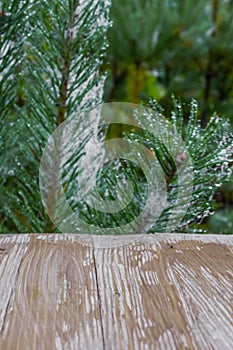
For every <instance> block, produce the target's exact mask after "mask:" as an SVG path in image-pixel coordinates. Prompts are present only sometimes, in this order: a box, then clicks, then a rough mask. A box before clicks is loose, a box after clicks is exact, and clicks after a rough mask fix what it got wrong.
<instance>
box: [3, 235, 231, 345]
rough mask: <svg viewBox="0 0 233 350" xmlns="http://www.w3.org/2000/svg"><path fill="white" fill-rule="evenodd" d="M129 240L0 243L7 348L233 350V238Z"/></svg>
mask: <svg viewBox="0 0 233 350" xmlns="http://www.w3.org/2000/svg"><path fill="white" fill-rule="evenodd" d="M135 239H136V237H135ZM116 240H118V242H120V244H122V245H120V246H118V247H111V241H112V242H113V243H112V245H113V246H114V242H116ZM128 240H129V237H124V236H123V237H119V238H118V237H109V236H107V237H106V236H105V237H101V236H99V237H97V236H94V237H93V236H87V237H86V238H85V241H84V240H83V236H82V235H75V234H73V235H72V234H55V235H52V234H51V235H48V234H44V235H43V234H37V235H36V234H31V235H27V234H18V235H7V234H5V235H0V349H1V350H3V349H4V350H5V349H9V350H17V349H18V350H27V349H28V350H34V349H36V350H38V349H43V350H50V349H51V350H52V349H74V350H76V349H77V350H79V349H80V350H85V349H88V350H89V349H95V350H98V349H104V350H108V349H124V350H125V349H132V350H137V349H161V350H163V349H165V350H167V349H168V350H169V349H179V350H180V349H208V350H209V349H220V350H228V349H229V350H232V349H233V255H232V253H233V236H226V235H219V236H218V235H183V234H182V235H181V234H155V235H146V236H144V237H141V238H140V239H139V240H136V241H133V242H132V236H131V237H130V240H131V243H130V244H127V243H128ZM106 242H108V243H109V246H108V248H104V249H103V248H99V247H100V246H101V244H102V246H103V245H106Z"/></svg>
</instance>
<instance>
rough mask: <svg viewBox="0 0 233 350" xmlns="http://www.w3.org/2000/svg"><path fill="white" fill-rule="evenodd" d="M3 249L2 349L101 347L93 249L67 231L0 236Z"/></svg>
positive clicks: (1, 270)
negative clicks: (81, 243)
mask: <svg viewBox="0 0 233 350" xmlns="http://www.w3.org/2000/svg"><path fill="white" fill-rule="evenodd" d="M20 241H22V242H26V243H23V244H22V243H20ZM0 248H1V249H5V250H4V251H1V253H4V254H2V255H4V258H2V259H1V264H0V272H2V273H1V275H0V281H1V283H0V297H1V296H2V295H3V296H4V298H2V297H1V301H0V310H1V321H2V322H1V328H0V331H1V332H0V334H1V340H0V349H1V350H2V349H9V350H17V349H18V350H27V349H28V350H33V349H36V350H37V349H46V350H50V349H75V350H76V349H96V348H98V349H102V348H103V347H102V344H103V338H102V327H101V319H100V313H99V311H100V310H99V299H98V295H97V287H96V271H95V267H94V263H93V251H92V248H89V247H85V246H82V245H80V244H77V243H74V242H73V238H72V236H63V235H59V236H58V235H57V236H53V235H50V236H49V235H44V236H42V235H40V236H36V235H30V236H26V235H18V236H13V237H12V238H11V241H9V238H5V237H4V236H1V239H0ZM6 296H7V297H6Z"/></svg>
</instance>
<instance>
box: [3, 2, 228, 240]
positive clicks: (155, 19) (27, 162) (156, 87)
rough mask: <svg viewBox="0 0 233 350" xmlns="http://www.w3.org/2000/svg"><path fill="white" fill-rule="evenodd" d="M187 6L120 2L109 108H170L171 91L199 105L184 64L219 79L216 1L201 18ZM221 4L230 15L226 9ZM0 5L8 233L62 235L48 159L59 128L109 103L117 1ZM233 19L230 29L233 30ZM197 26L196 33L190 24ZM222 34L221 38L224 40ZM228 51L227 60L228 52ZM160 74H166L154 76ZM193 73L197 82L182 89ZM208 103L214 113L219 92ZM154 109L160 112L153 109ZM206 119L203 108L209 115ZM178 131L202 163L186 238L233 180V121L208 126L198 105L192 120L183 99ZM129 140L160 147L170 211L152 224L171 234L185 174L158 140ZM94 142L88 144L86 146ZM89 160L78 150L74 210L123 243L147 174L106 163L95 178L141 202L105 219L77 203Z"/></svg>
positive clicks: (202, 9) (175, 115) (175, 114)
mask: <svg viewBox="0 0 233 350" xmlns="http://www.w3.org/2000/svg"><path fill="white" fill-rule="evenodd" d="M216 3H217V2H216ZM182 4H183V2H182V1H181V0H180V1H178V0H176V1H163V2H162V1H161V2H160V1H155V0H154V1H153V0H150V1H143V2H139V1H138V2H137V1H136V0H134V1H133V0H130V1H128V2H127V3H125V2H123V1H121V0H120V1H117V0H116V1H115V0H114V1H113V6H112V14H113V15H114V16H116V18H117V20H118V21H119V22H117V23H119V25H118V27H120V28H123V29H124V30H122V31H119V30H118V31H116V30H115V31H114V25H113V27H112V28H111V30H110V31H109V42H110V56H109V57H110V59H111V64H112V70H113V71H114V69H115V70H116V72H115V73H116V74H115V75H114V76H113V77H112V79H113V80H114V79H115V81H112V82H111V79H110V80H109V81H108V85H107V86H109V85H110V89H109V90H108V89H107V90H108V91H109V96H110V97H111V99H114V98H116V99H118V100H126V101H127V102H139V100H140V99H141V98H144V97H149V96H152V97H153V98H158V99H161V98H163V99H165V100H166V96H167V95H170V93H171V91H174V92H175V93H177V92H179V94H180V95H183V91H186V97H190V95H192V94H191V91H193V89H194V88H195V87H194V85H195V84H196V83H197V80H198V79H197V76H198V73H197V71H196V70H195V69H194V70H193V73H190V72H189V71H188V69H187V71H186V70H185V69H186V66H185V64H187V59H188V60H189V61H190V62H192V64H194V65H196V66H197V67H199V66H202V64H203V67H204V68H203V70H204V71H205V72H206V74H207V73H208V72H213V70H214V69H215V68H214V67H215V66H214V64H213V63H211V64H210V62H213V61H212V56H213V55H214V52H215V51H214V50H215V49H214V46H213V45H212V44H211V43H212V42H213V35H212V34H211V33H213V31H211V30H212V29H211V28H212V26H213V18H212V17H211V15H210V12H209V8H208V4H207V3H206V1H204V0H203V1H202V0H199V2H198V6H197V7H195V11H194V10H193V6H192V2H191V1H186V2H185V6H183V5H182ZM224 4H225V5H224V6H231V3H230V2H229V1H226V2H224ZM0 5H1V9H2V12H1V15H0V35H1V38H0V40H1V42H0V50H1V52H0V54H1V58H0V59H1V65H0V78H1V81H0V105H1V109H0V130H1V132H0V201H1V202H0V232H3V233H7V232H56V231H57V228H56V227H54V224H53V223H52V222H51V221H50V219H49V218H48V216H47V215H46V214H45V210H44V207H43V204H42V201H41V194H40V190H39V165H40V160H41V155H42V151H43V149H44V147H45V145H46V142H47V139H48V137H49V136H50V135H51V134H52V133H53V131H54V130H55V128H56V127H58V126H59V125H61V124H62V123H63V121H65V120H67V119H72V118H73V116H74V115H77V113H78V112H80V111H82V110H84V109H85V108H87V107H90V106H94V105H95V104H98V103H100V102H101V101H102V88H103V83H104V79H105V73H100V71H101V67H102V69H103V65H102V62H103V58H104V54H105V50H106V47H107V44H106V31H107V25H108V6H109V4H108V3H107V2H106V1H102V0H95V1H91V0H88V1H81V2H80V1H79V0H65V1H63V0H48V1H41V0H40V1H30V0H25V1H20V0H5V1H3V2H0ZM219 6H220V5H219ZM220 7H221V6H220ZM221 8H222V7H221ZM127 11H128V12H127ZM127 13H128V18H127V21H125V15H126V14H127ZM220 13H221V11H220ZM171 14H172V15H171ZM197 14H201V15H200V16H199V15H198V16H197ZM229 16H230V15H229ZM229 16H228V17H227V19H226V21H230V17H229ZM184 19H185V21H184ZM214 20H215V19H214ZM138 21H140V23H141V25H140V26H138ZM218 21H219V28H220V29H221V28H225V27H224V25H226V24H227V23H228V22H226V24H224V23H225V19H224V20H221V19H219V20H218ZM153 23H155V26H156V28H155V27H154V25H153ZM190 23H192V24H193V26H191V27H190ZM126 24H127V25H126ZM220 24H221V25H220ZM221 26H222V27H221ZM116 28H117V26H116V27H115V29H116ZM142 29H143V30H142ZM220 29H219V30H220ZM203 33H205V35H202V34H203ZM142 36H143V37H142ZM215 36H216V38H217V34H215ZM198 38H199V39H200V38H201V40H202V41H200V42H199V39H198ZM228 39H229V38H228ZM229 40H230V39H229ZM178 44H179V45H180V47H183V48H184V50H185V48H187V47H192V48H193V50H192V51H190V56H186V55H185V51H184V50H180V51H179V50H177V49H176V47H177V45H178ZM168 45H169V48H168ZM219 45H220V43H219ZM231 45H232V44H231ZM111 50H112V51H111ZM199 50H201V52H202V54H201V55H199ZM222 50H223V52H225V51H224V50H227V47H225V46H224V48H222ZM197 53H198V54H197ZM224 54H225V53H224ZM206 57H208V59H207V61H206ZM199 59H200V61H198V60H199ZM119 61H120V63H119ZM197 61H198V62H197ZM215 63H216V64H217V60H216V61H215ZM179 64H182V66H179ZM155 66H156V67H158V72H159V75H158V77H155V75H154V73H153V72H152V71H153V69H154V68H155ZM196 66H195V67H196ZM210 66H211V67H210ZM228 68H229V67H228ZM228 68H227V69H228ZM229 69H230V68H229ZM184 72H185V74H186V73H187V74H186V75H187V77H188V79H189V81H191V82H193V84H191V85H190V84H189V83H188V82H187V81H185V80H184V79H183V80H182V79H181V80H180V78H181V77H182V76H183V74H184ZM156 74H157V73H156ZM190 74H191V75H190ZM192 74H194V75H195V74H196V75H195V76H193V75H192ZM211 74H212V73H211ZM122 76H123V78H125V81H124V79H123V81H124V83H125V85H124V88H123V91H124V92H123V93H122V90H121V89H120V93H119V90H118V88H119V86H118V82H121V83H122V80H121V78H122ZM207 76H208V74H207ZM171 77H174V78H171ZM229 79H230V78H229ZM177 81H178V83H179V82H180V83H181V85H182V87H179V86H181V85H179V84H178V83H177ZM207 82H208V80H207V81H206V84H207ZM111 84H112V85H111ZM184 85H185V87H184ZM178 87H179V88H178ZM107 90H106V91H107ZM197 91H198V89H197ZM199 91H200V90H199ZM202 91H205V90H203V89H202ZM125 92H126V93H125ZM227 93H228V92H227ZM200 96H201V98H202V97H203V94H202V95H199V96H197V97H200ZM213 96H214V95H213ZM207 97H208V98H207V99H206V101H207V102H208V103H209V102H210V107H211V108H212V104H213V101H212V100H211V97H210V93H209V95H208V96H207ZM207 102H206V105H205V103H204V102H203V103H204V104H203V103H202V105H204V109H205V106H207V105H209V104H207ZM211 103H212V104H211ZM168 105H170V102H169V103H168ZM151 107H152V108H154V109H155V110H156V111H157V112H158V113H162V111H161V108H160V107H159V106H158V104H157V102H155V101H154V100H153V101H152V103H151ZM211 108H210V109H211ZM182 110H184V116H183V114H182ZM207 112H208V111H207V110H205V114H206V113H207ZM206 115H207V114H206ZM168 118H169V117H168ZM206 119H207V118H206ZM206 121H207V120H206ZM170 122H171V123H172V124H173V127H174V129H175V130H176V131H177V132H178V133H179V134H180V135H181V136H182V137H183V139H184V141H185V143H186V146H187V152H189V153H190V155H191V157H192V159H193V166H194V175H195V176H194V179H195V181H194V191H193V196H192V205H191V206H190V207H189V208H188V211H187V214H186V216H185V217H184V219H183V221H182V222H181V223H180V224H179V225H178V226H176V227H175V228H174V230H175V229H176V231H177V230H179V231H184V232H187V231H190V230H194V229H193V228H192V225H193V223H195V222H196V221H201V220H202V219H203V217H204V216H205V215H207V214H209V213H210V211H211V210H212V209H213V204H214V203H213V195H214V193H215V191H216V189H217V188H218V187H219V186H220V185H221V184H222V182H224V181H226V180H227V179H228V178H229V175H230V170H231V168H232V152H233V150H232V144H233V140H232V134H231V133H230V132H229V131H228V129H229V124H227V122H225V121H224V119H220V118H219V117H217V115H213V116H212V117H211V118H210V120H209V121H208V122H207V126H206V128H205V129H203V127H202V126H203V125H201V124H200V121H199V115H198V111H197V104H196V102H195V101H193V102H192V104H191V111H190V113H189V115H188V114H187V107H184V106H181V104H180V103H178V102H175V104H174V106H173V109H172V112H171V118H170ZM124 137H126V138H128V140H136V141H138V142H141V143H142V144H144V145H145V146H147V147H148V148H151V149H152V150H153V151H154V152H155V154H156V156H157V157H158V160H159V162H160V164H161V167H162V168H163V169H164V171H165V174H166V179H167V191H168V205H167V207H166V208H165V209H164V211H163V212H162V214H161V216H160V217H159V220H158V221H157V222H156V223H155V224H154V225H151V227H150V232H165V231H166V230H167V224H168V220H170V219H172V216H173V214H174V210H179V208H177V207H175V208H174V201H175V199H176V197H177V176H176V170H177V169H176V166H175V164H174V162H173V160H172V159H171V157H170V155H169V153H168V152H167V150H166V149H164V147H163V145H161V144H160V143H158V140H156V139H155V138H153V137H152V135H151V134H150V133H148V134H147V133H143V132H140V131H139V132H134V131H133V130H128V131H125V134H124ZM87 142H88V138H87V139H85V140H84V143H83V145H82V147H84V146H85V145H86V144H87ZM81 155H82V148H80V149H79V150H77V154H76V156H77V158H75V159H71V160H70V163H69V164H68V165H67V169H66V171H67V174H70V176H71V178H70V180H71V183H70V185H69V186H68V187H67V189H66V191H67V192H66V195H67V198H68V200H69V201H70V204H71V206H72V208H73V209H74V210H77V211H78V212H79V214H80V215H81V216H82V217H83V218H84V219H85V220H86V221H87V222H88V223H90V224H93V225H96V226H98V227H99V228H100V230H99V232H100V233H101V228H104V227H119V234H123V233H124V231H123V230H122V229H121V225H122V224H125V223H128V222H130V221H131V220H132V219H133V218H134V217H135V215H138V213H139V212H140V210H142V209H143V206H144V205H145V202H146V199H147V183H146V179H145V176H144V174H143V173H141V171H140V169H137V168H135V167H134V165H133V164H131V163H130V162H125V161H123V160H121V159H119V160H116V161H113V162H112V163H111V164H108V165H106V166H104V167H103V168H102V169H101V171H100V172H99V174H98V181H97V183H98V187H99V191H100V193H102V197H104V198H107V199H110V200H114V199H115V196H116V191H115V189H116V184H117V181H118V180H119V178H123V177H126V178H129V179H130V180H131V181H133V184H134V193H135V195H134V199H133V201H132V203H131V205H130V206H129V207H127V210H126V211H125V212H124V213H123V215H122V212H121V213H120V214H119V215H109V214H108V215H107V214H100V212H96V211H92V210H91V209H90V207H88V206H87V205H86V204H85V203H81V204H82V207H81V206H80V203H78V202H77V201H76V202H75V200H74V196H73V188H74V187H73V182H72V181H75V175H76V174H75V171H74V170H73V166H74V163H72V161H74V162H76V161H78V160H79V159H80V157H81ZM181 156H183V155H181ZM65 175H66V174H65ZM72 176H73V177H72ZM148 220H149V218H148ZM138 231H140V227H138Z"/></svg>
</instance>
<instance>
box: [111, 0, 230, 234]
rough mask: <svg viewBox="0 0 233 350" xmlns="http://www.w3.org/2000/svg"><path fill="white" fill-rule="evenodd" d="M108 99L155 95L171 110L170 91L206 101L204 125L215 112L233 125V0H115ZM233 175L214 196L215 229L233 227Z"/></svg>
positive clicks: (139, 98) (186, 98) (202, 111)
mask: <svg viewBox="0 0 233 350" xmlns="http://www.w3.org/2000/svg"><path fill="white" fill-rule="evenodd" d="M110 18H111V20H112V21H113V25H112V27H111V28H110V30H109V31H108V39H109V42H110V46H109V48H108V60H107V61H106V64H107V66H108V69H109V77H108V80H107V82H106V84H105V100H106V101H115V100H121V101H128V102H134V103H139V102H141V101H144V103H147V102H148V99H149V98H150V97H154V98H155V99H157V100H158V101H159V103H160V104H161V105H162V106H163V107H164V109H165V111H167V114H168V115H169V113H170V110H171V109H172V99H171V95H172V94H174V95H175V96H177V97H179V96H180V97H181V98H182V100H183V102H184V103H187V105H186V106H187V107H185V106H184V112H185V114H187V115H188V104H189V102H190V100H191V99H192V98H195V99H197V100H198V102H199V106H200V108H199V118H200V120H201V123H202V126H205V125H206V123H207V121H208V120H209V118H210V117H211V115H212V114H213V113H214V111H217V113H218V114H219V115H221V116H222V117H223V118H224V117H225V116H227V117H228V118H229V119H230V121H231V124H230V126H229V128H230V130H231V131H232V130H233V113H232V110H233V66H232V61H233V47H232V45H233V44H232V39H231V38H232V36H233V2H232V1H231V0H225V1H219V0H197V1H196V2H195V5H194V3H193V1H191V0H187V1H182V0H170V1H169V0H168V1H160V0H148V1H139V0H129V1H127V2H125V1H123V0H112V6H111V10H110ZM232 184H233V177H232V178H231V181H230V182H229V183H228V184H225V185H224V186H222V187H221V188H220V189H219V190H218V191H217V194H216V196H215V207H216V209H218V210H219V212H218V213H217V214H216V215H215V216H213V217H211V219H210V221H209V225H210V226H209V230H210V231H212V232H213V231H214V232H219V230H220V228H221V231H222V232H228V233H232V232H233V231H232V230H233V216H232V208H233V185H232Z"/></svg>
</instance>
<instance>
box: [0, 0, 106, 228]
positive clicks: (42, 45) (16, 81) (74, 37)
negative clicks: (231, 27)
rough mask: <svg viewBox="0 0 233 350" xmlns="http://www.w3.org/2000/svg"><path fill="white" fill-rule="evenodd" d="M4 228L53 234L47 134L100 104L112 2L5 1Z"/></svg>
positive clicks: (1, 87) (0, 224)
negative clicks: (44, 179)
mask: <svg viewBox="0 0 233 350" xmlns="http://www.w3.org/2000/svg"><path fill="white" fill-rule="evenodd" d="M1 9H2V13H1V18H0V21H1V43H0V47H1V68H0V69H1V71H0V76H1V81H0V92H1V94H0V95H1V97H0V104H1V109H0V129H1V138H0V158H1V159H0V169H1V170H0V173H1V176H0V191H1V194H0V200H1V203H0V231H1V232H52V231H53V230H54V227H53V225H52V224H51V222H50V220H49V219H48V217H47V216H46V215H45V211H44V208H43V205H42V202H41V196H40V191H39V181H38V179H39V163H40V158H41V155H42V150H43V148H44V146H45V144H46V141H47V138H48V136H49V135H50V134H51V133H52V132H53V131H54V129H55V128H56V127H57V126H58V125H60V124H61V123H62V122H63V121H64V120H65V119H66V118H69V117H72V114H73V113H78V111H79V110H81V109H83V108H86V107H88V106H90V105H93V104H95V103H99V102H100V101H101V98H102V95H101V91H102V84H103V77H101V76H100V74H99V67H100V65H101V61H102V58H103V55H104V52H105V46H106V38H105V37H106V29H107V13H108V3H107V2H105V1H101V0H96V1H83V2H80V1H79V0H65V1H63V0H49V1H43V0H42V1H29V0H26V1H20V0H6V1H4V2H1Z"/></svg>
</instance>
